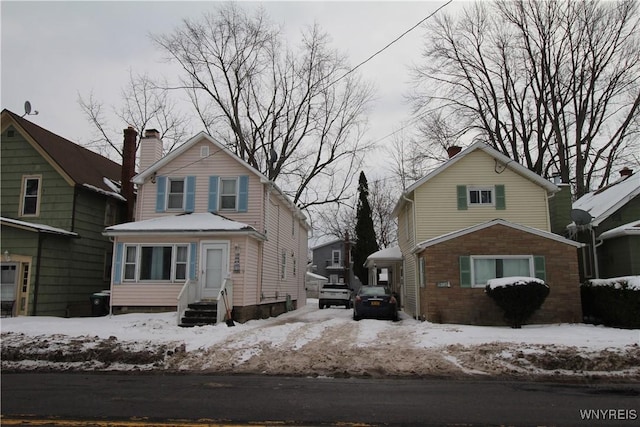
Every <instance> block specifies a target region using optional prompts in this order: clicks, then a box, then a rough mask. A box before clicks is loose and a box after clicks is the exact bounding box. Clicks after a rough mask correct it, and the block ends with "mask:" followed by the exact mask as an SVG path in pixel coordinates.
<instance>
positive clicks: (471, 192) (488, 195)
mask: <svg viewBox="0 0 640 427" xmlns="http://www.w3.org/2000/svg"><path fill="white" fill-rule="evenodd" d="M493 191H494V187H467V197H468V198H467V201H468V203H469V206H493V205H494V204H495V198H494V195H493Z"/></svg>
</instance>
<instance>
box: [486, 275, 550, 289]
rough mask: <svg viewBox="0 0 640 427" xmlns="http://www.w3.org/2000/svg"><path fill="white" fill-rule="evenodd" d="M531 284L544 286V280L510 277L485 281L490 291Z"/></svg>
mask: <svg viewBox="0 0 640 427" xmlns="http://www.w3.org/2000/svg"><path fill="white" fill-rule="evenodd" d="M531 282H535V283H540V284H541V285H544V284H545V283H544V280H541V279H537V278H535V277H524V276H512V277H501V278H499V279H489V280H488V281H487V287H488V288H490V289H495V288H502V287H507V286H523V285H527V284H529V283H531Z"/></svg>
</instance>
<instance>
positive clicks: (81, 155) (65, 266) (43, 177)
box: [0, 109, 126, 316]
mask: <svg viewBox="0 0 640 427" xmlns="http://www.w3.org/2000/svg"><path fill="white" fill-rule="evenodd" d="M1 118H2V139H1V144H0V147H1V153H0V154H1V161H2V163H1V167H2V169H1V172H2V188H1V191H2V193H1V205H2V211H1V218H0V220H1V226H2V234H1V249H0V259H1V260H2V275H1V277H2V281H1V296H2V306H3V314H10V315H46V316H80V315H88V314H90V313H91V305H90V301H89V297H90V296H91V294H92V293H95V292H98V291H100V290H102V289H108V288H109V282H110V272H111V263H112V261H111V260H112V244H111V242H110V241H109V239H108V238H107V237H104V236H103V235H102V231H103V230H104V228H105V226H109V225H113V224H117V223H118V222H120V221H121V220H122V219H124V217H125V215H126V200H125V199H124V198H123V197H122V196H121V195H120V188H119V185H120V181H121V169H122V168H121V167H120V165H118V164H117V163H115V162H113V161H111V160H109V159H107V158H105V157H103V156H100V155H98V154H96V153H94V152H92V151H89V150H87V149H86V148H83V147H81V146H79V145H77V144H75V143H73V142H71V141H69V140H67V139H65V138H62V137H60V136H58V135H56V134H54V133H52V132H49V131H48V130H46V129H43V128H41V127H40V126H37V125H36V124H34V123H31V122H30V121H28V120H26V119H24V118H22V117H20V116H18V115H17V114H15V113H13V112H11V111H9V110H6V109H5V110H3V111H2V116H1Z"/></svg>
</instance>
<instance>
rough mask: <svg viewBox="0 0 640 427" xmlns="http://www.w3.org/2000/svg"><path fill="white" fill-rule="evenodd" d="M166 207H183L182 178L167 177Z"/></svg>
mask: <svg viewBox="0 0 640 427" xmlns="http://www.w3.org/2000/svg"><path fill="white" fill-rule="evenodd" d="M167 187H168V191H167V209H181V210H182V209H184V189H185V188H184V187H185V186H184V178H169V185H168V186H167Z"/></svg>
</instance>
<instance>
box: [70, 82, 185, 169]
mask: <svg viewBox="0 0 640 427" xmlns="http://www.w3.org/2000/svg"><path fill="white" fill-rule="evenodd" d="M160 86H161V85H159V84H157V83H155V82H153V81H152V79H151V78H150V77H149V76H148V75H145V74H142V75H137V74H134V73H133V72H129V81H128V82H127V85H126V86H125V87H124V88H123V89H122V105H121V106H120V107H113V106H112V107H109V108H105V106H104V104H103V103H102V102H100V101H99V100H97V99H96V98H95V97H94V95H93V93H91V94H89V95H88V97H83V96H82V95H78V104H79V105H80V108H81V109H82V111H83V112H84V114H85V116H86V118H87V120H88V121H89V122H90V123H91V124H92V125H93V126H94V128H95V132H96V139H94V140H93V141H91V142H90V143H89V145H90V146H92V147H93V148H94V149H96V150H97V151H99V152H100V153H101V154H104V155H106V156H108V157H112V158H117V159H121V158H122V129H123V128H124V127H126V126H133V128H134V129H135V130H136V131H137V132H138V144H137V146H136V150H137V148H138V146H139V144H140V138H142V137H143V136H144V131H145V130H146V129H156V130H158V131H159V132H160V137H161V138H162V141H163V145H164V146H163V151H164V152H165V153H168V152H169V151H171V150H173V149H174V148H175V147H176V145H178V144H180V143H182V142H184V140H185V137H186V136H188V135H189V125H190V123H189V119H188V117H187V116H186V115H185V114H184V113H181V112H180V111H179V110H178V108H177V104H176V102H175V101H174V100H172V99H171V98H170V97H169V92H168V90H167V89H162V88H161V87H160ZM114 124H116V125H115V127H114Z"/></svg>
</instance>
